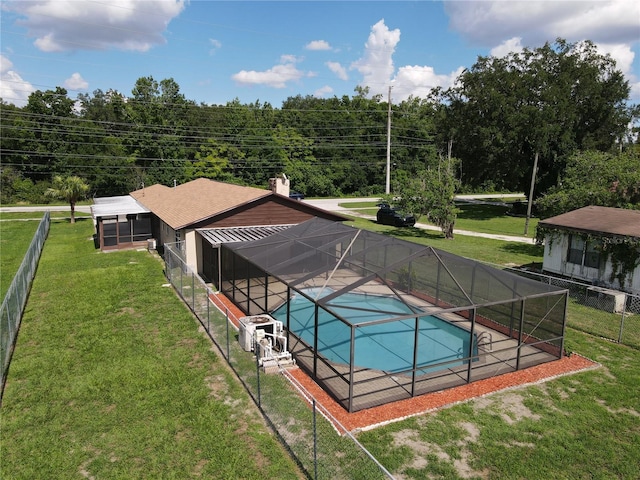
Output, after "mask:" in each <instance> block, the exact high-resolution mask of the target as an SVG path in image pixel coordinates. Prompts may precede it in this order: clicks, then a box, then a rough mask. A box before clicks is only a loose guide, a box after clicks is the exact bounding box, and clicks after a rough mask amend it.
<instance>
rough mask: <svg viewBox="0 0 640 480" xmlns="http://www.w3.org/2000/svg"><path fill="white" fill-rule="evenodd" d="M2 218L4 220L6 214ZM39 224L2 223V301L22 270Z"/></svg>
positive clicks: (0, 223)
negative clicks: (21, 266)
mask: <svg viewBox="0 0 640 480" xmlns="http://www.w3.org/2000/svg"><path fill="white" fill-rule="evenodd" d="M23 215H24V214H23ZM0 218H4V214H3V217H0ZM40 219H42V215H40V218H39V220H40ZM38 224H39V222H38V221H11V222H8V221H0V300H2V299H4V296H5V295H6V293H7V290H8V289H9V286H10V285H11V282H12V281H13V277H14V276H15V274H16V273H17V271H18V269H19V268H20V264H21V263H22V259H23V258H24V255H25V254H26V253H27V250H28V249H29V245H31V240H32V239H33V235H34V234H35V233H36V230H37V229H38Z"/></svg>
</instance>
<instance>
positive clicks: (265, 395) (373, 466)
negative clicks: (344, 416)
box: [164, 244, 393, 480]
mask: <svg viewBox="0 0 640 480" xmlns="http://www.w3.org/2000/svg"><path fill="white" fill-rule="evenodd" d="M164 256H165V268H166V270H165V274H166V276H167V278H168V279H169V281H170V282H171V284H172V285H173V287H174V288H175V289H176V291H177V292H178V293H179V295H180V296H181V297H182V299H183V300H184V302H185V303H186V304H187V305H188V306H189V308H190V309H191V310H192V311H193V312H194V313H195V315H196V316H197V318H198V319H199V321H200V323H201V324H202V326H203V328H204V329H205V330H206V332H207V334H208V335H209V337H210V338H211V340H212V341H213V342H214V343H215V344H216V346H217V347H218V349H219V351H220V352H221V354H222V355H223V356H224V358H225V360H226V361H227V362H228V363H229V365H230V366H231V368H232V369H233V370H234V372H235V373H236V375H237V376H238V378H239V379H240V381H241V382H242V384H243V385H244V387H245V388H246V390H247V392H248V393H249V395H250V396H251V397H252V398H253V400H254V402H255V403H256V405H257V406H258V408H259V409H260V411H261V412H262V414H263V415H264V417H265V419H266V420H267V422H268V423H269V424H270V425H271V427H272V428H273V430H274V431H275V432H276V434H277V435H278V436H279V438H280V440H281V441H282V443H283V444H284V445H285V446H286V448H287V449H288V450H289V452H290V453H291V455H292V457H293V458H294V459H295V460H296V462H297V463H298V465H299V467H300V468H301V470H302V471H303V472H304V473H305V474H306V475H307V477H309V478H313V479H318V480H320V479H332V480H333V479H363V480H364V479H366V480H369V479H378V478H380V479H386V478H393V476H392V475H391V474H390V473H389V472H388V471H387V470H386V469H385V468H384V467H383V466H382V465H381V464H380V463H379V462H378V461H377V460H376V459H375V458H374V457H373V455H371V453H370V452H369V451H368V450H366V449H365V448H364V447H363V446H362V445H361V444H360V443H359V442H358V441H357V439H356V438H355V437H353V435H351V433H350V432H349V431H348V430H347V429H346V428H345V427H344V426H342V425H341V424H340V422H338V421H337V420H336V419H335V418H333V417H332V416H331V414H330V413H329V412H328V411H327V410H326V409H325V408H324V407H323V406H322V405H321V404H320V402H318V401H317V400H316V399H315V398H314V397H313V396H312V395H311V394H310V393H309V392H308V391H307V390H306V389H305V388H304V387H303V386H302V385H301V384H299V383H298V382H297V381H296V380H295V378H293V376H291V375H290V374H289V373H288V372H287V371H286V369H284V368H280V369H279V370H278V372H277V373H268V374H265V373H264V372H263V371H262V368H260V366H259V364H258V360H257V358H256V357H255V356H254V355H253V354H252V353H249V352H246V351H244V350H243V349H242V347H241V345H240V343H239V342H238V331H237V329H236V325H238V324H239V319H238V318H234V316H233V314H232V313H231V312H229V310H228V309H227V308H225V306H224V305H223V304H217V303H216V302H215V296H214V295H213V293H214V292H213V291H212V290H211V289H210V288H209V287H208V286H207V285H206V284H204V283H203V282H202V280H201V279H200V277H199V276H198V275H197V274H196V273H194V272H193V271H192V270H191V269H190V268H189V267H188V266H187V265H186V263H185V262H184V259H183V257H182V254H181V252H180V248H179V245H176V244H166V245H165V250H164ZM301 398H304V399H305V400H306V401H301Z"/></svg>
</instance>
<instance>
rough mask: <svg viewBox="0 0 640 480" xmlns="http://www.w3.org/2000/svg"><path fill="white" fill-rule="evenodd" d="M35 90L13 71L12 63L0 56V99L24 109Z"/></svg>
mask: <svg viewBox="0 0 640 480" xmlns="http://www.w3.org/2000/svg"><path fill="white" fill-rule="evenodd" d="M35 90H36V89H35V88H33V85H31V84H30V83H29V82H27V81H26V80H23V78H22V77H21V76H20V75H19V74H18V73H17V72H16V71H14V70H13V63H12V62H11V60H9V59H8V58H7V57H5V56H4V55H1V54H0V98H2V100H3V101H4V102H6V103H12V104H14V105H15V106H16V107H24V106H25V105H26V104H27V102H28V100H29V95H30V94H31V93H33V92H35Z"/></svg>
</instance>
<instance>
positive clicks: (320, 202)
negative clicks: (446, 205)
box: [303, 194, 535, 245]
mask: <svg viewBox="0 0 640 480" xmlns="http://www.w3.org/2000/svg"><path fill="white" fill-rule="evenodd" d="M489 198H492V199H493V198H522V195H521V194H505V195H495V194H494V195H458V196H456V200H458V201H469V202H474V203H475V202H482V201H483V200H484V199H489ZM379 200H380V197H366V198H321V199H313V200H311V199H310V200H303V202H305V203H308V204H309V205H312V206H314V207H317V208H322V209H323V210H328V211H330V212H336V213H342V214H344V215H350V216H352V217H360V218H366V219H368V220H375V219H376V217H375V216H373V215H365V214H363V213H359V212H356V211H354V210H353V209H351V208H347V207H344V206H343V205H345V204H347V203H357V202H377V201H379ZM491 203H494V202H491ZM415 226H416V228H422V229H424V230H434V231H437V232H441V229H440V227H436V226H434V225H429V224H426V223H416V225H415ZM454 234H455V235H467V236H471V237H483V238H491V239H493V240H503V241H505V242H518V243H528V244H529V245H534V244H535V239H533V238H528V237H524V236H514V235H497V234H492V233H481V232H471V231H469V230H460V229H458V228H456V229H454Z"/></svg>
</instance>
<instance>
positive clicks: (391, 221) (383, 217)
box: [376, 203, 416, 227]
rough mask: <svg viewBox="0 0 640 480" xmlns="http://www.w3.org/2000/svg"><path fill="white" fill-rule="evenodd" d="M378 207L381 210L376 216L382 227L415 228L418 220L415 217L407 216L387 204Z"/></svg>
mask: <svg viewBox="0 0 640 480" xmlns="http://www.w3.org/2000/svg"><path fill="white" fill-rule="evenodd" d="M378 207H380V209H379V210H378V213H377V215H376V220H377V221H378V223H380V224H382V225H393V226H394V227H413V226H414V225H415V224H416V219H415V217H414V216H413V215H405V214H404V213H402V212H399V211H398V210H396V209H395V208H393V207H392V206H391V205H389V204H387V203H380V204H378Z"/></svg>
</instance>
